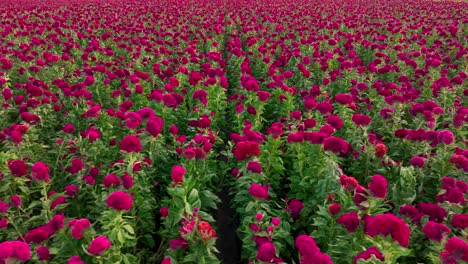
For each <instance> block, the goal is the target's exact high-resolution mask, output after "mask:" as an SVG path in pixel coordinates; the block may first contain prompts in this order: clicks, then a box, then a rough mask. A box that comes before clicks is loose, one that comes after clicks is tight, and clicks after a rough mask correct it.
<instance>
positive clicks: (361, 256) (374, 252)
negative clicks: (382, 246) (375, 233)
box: [354, 247, 385, 264]
mask: <svg viewBox="0 0 468 264" xmlns="http://www.w3.org/2000/svg"><path fill="white" fill-rule="evenodd" d="M372 256H374V257H375V258H377V259H378V260H380V261H385V258H384V256H383V255H382V253H381V252H380V251H379V250H378V249H377V248H376V247H370V248H368V249H366V251H364V252H361V253H359V254H357V256H356V257H354V264H357V263H358V261H359V260H360V259H362V260H364V261H366V260H369V259H370V258H371V257H372Z"/></svg>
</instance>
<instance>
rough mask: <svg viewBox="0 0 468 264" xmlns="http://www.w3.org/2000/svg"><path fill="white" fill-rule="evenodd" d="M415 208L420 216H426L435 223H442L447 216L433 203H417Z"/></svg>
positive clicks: (443, 210) (445, 212) (442, 209)
mask: <svg viewBox="0 0 468 264" xmlns="http://www.w3.org/2000/svg"><path fill="white" fill-rule="evenodd" d="M417 208H418V209H419V211H420V212H421V213H422V214H424V215H428V216H429V220H430V221H434V222H437V223H442V222H443V221H444V218H445V217H446V216H447V214H448V213H447V211H445V209H444V208H442V207H440V206H439V205H438V204H435V203H419V204H418V205H417Z"/></svg>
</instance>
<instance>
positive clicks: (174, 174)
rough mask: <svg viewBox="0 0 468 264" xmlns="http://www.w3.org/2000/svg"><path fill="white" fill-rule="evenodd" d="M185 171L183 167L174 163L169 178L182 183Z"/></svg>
mask: <svg viewBox="0 0 468 264" xmlns="http://www.w3.org/2000/svg"><path fill="white" fill-rule="evenodd" d="M185 173H186V170H185V168H184V167H182V166H180V165H175V166H174V167H172V171H171V179H172V180H173V181H174V182H175V183H182V182H183V181H184V175H185Z"/></svg>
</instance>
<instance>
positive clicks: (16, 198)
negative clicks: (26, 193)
mask: <svg viewBox="0 0 468 264" xmlns="http://www.w3.org/2000/svg"><path fill="white" fill-rule="evenodd" d="M10 202H11V205H12V206H13V207H20V206H21V203H22V202H21V197H20V196H18V195H12V196H11V197H10Z"/></svg>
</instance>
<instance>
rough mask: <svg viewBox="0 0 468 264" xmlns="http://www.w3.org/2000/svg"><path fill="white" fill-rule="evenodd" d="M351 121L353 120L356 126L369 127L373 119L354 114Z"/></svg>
mask: <svg viewBox="0 0 468 264" xmlns="http://www.w3.org/2000/svg"><path fill="white" fill-rule="evenodd" d="M351 120H353V122H354V123H355V124H356V126H367V125H369V124H370V122H371V118H370V117H369V116H367V115H363V114H353V117H352V118H351Z"/></svg>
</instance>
